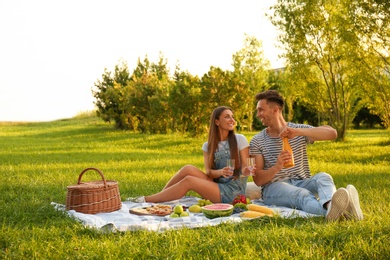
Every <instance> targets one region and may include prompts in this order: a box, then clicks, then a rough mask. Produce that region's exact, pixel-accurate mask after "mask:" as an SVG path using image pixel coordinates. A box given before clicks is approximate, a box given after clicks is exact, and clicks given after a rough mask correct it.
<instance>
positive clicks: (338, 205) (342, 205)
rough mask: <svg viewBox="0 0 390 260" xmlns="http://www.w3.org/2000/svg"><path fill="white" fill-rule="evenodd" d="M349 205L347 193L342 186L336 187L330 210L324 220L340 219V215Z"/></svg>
mask: <svg viewBox="0 0 390 260" xmlns="http://www.w3.org/2000/svg"><path fill="white" fill-rule="evenodd" d="M348 205H349V194H348V191H347V190H346V189H344V188H340V189H338V190H337V191H336V192H335V193H334V194H333V197H332V200H331V205H330V210H329V212H328V214H327V215H326V217H325V218H326V220H327V221H329V222H334V221H337V220H339V219H340V217H341V216H342V215H343V214H344V213H345V212H346V210H347V208H348Z"/></svg>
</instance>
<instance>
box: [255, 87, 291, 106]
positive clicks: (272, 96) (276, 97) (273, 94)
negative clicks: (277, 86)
mask: <svg viewBox="0 0 390 260" xmlns="http://www.w3.org/2000/svg"><path fill="white" fill-rule="evenodd" d="M262 99H266V100H267V103H268V102H273V103H276V104H278V105H279V106H280V107H281V108H282V109H283V108H284V99H283V97H282V96H281V95H280V94H279V92H277V91H276V90H272V89H270V90H266V91H263V92H260V93H258V94H256V100H257V101H260V100H262Z"/></svg>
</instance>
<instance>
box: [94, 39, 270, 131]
mask: <svg viewBox="0 0 390 260" xmlns="http://www.w3.org/2000/svg"><path fill="white" fill-rule="evenodd" d="M233 64H234V71H228V70H226V71H225V70H222V69H220V68H217V67H210V70H209V71H208V72H207V73H206V74H204V75H203V76H202V78H201V79H199V77H198V76H193V75H191V74H190V73H189V72H183V71H181V70H180V68H179V66H178V65H177V67H176V69H175V71H174V73H173V76H172V77H171V76H170V72H169V70H168V68H167V62H166V60H165V59H164V57H163V56H162V55H160V57H159V60H158V62H157V63H153V62H150V61H149V59H148V58H147V57H146V58H145V59H144V60H143V61H141V60H140V59H138V62H137V66H136V68H135V69H134V70H133V73H132V74H130V73H129V69H128V65H127V63H126V62H121V63H120V64H118V65H116V66H115V70H114V72H113V73H111V72H109V71H108V70H107V69H106V70H105V72H104V74H103V75H102V80H98V81H97V82H96V83H95V90H93V95H94V97H95V98H96V102H95V104H96V106H97V108H98V112H97V113H98V115H99V116H100V117H101V118H102V119H103V120H105V121H107V122H111V121H114V122H115V125H116V127H117V128H119V129H129V130H133V131H141V132H147V133H167V132H182V133H191V134H193V135H199V134H202V133H204V132H205V131H207V127H208V124H209V119H210V114H211V112H212V110H213V109H214V108H215V107H217V106H221V105H226V106H230V107H231V108H232V109H233V110H234V111H235V116H236V120H237V121H238V124H239V126H243V125H247V126H248V128H250V129H251V125H252V117H253V110H254V105H253V96H254V93H255V92H256V91H261V90H263V88H264V86H266V82H267V73H268V72H267V71H268V67H267V66H268V61H266V60H265V59H264V57H263V52H262V49H261V42H259V41H257V40H256V39H255V38H253V37H247V38H246V40H245V45H244V47H243V48H242V50H240V51H239V52H237V53H236V55H235V56H234V61H233Z"/></svg>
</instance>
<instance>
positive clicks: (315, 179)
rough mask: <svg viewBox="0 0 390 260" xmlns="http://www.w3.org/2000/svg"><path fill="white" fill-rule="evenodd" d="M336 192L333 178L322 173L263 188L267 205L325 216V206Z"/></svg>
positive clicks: (278, 182) (279, 182)
mask: <svg viewBox="0 0 390 260" xmlns="http://www.w3.org/2000/svg"><path fill="white" fill-rule="evenodd" d="M335 192H336V187H335V185H334V182H333V178H332V176H330V175H329V174H327V173H325V172H320V173H318V174H316V175H314V176H312V177H311V178H308V179H303V180H300V179H287V180H283V181H277V182H273V183H271V184H269V185H267V186H265V187H264V188H263V200H264V203H265V204H266V205H276V206H285V207H289V208H295V209H299V210H303V211H305V212H308V213H312V214H316V215H323V216H325V214H326V209H325V208H324V204H325V203H326V202H328V201H330V200H331V199H332V196H333V194H334V193H335Z"/></svg>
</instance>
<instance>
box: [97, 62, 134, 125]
mask: <svg viewBox="0 0 390 260" xmlns="http://www.w3.org/2000/svg"><path fill="white" fill-rule="evenodd" d="M129 81H130V73H129V69H128V66H127V63H126V62H123V61H121V62H120V63H119V64H117V65H116V66H115V69H114V73H113V75H112V73H111V72H109V71H108V69H107V68H105V69H104V73H103V75H102V80H101V81H100V80H98V81H97V82H96V83H95V89H92V94H93V96H94V97H95V98H96V101H95V102H94V103H95V105H96V107H97V109H98V110H97V115H98V116H99V117H101V118H102V119H103V120H104V121H105V122H111V121H114V122H115V126H116V127H117V128H125V124H124V122H123V120H121V115H122V114H123V108H122V106H121V103H122V100H123V98H124V95H125V93H124V92H125V88H126V86H127V84H128V82H129Z"/></svg>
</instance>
